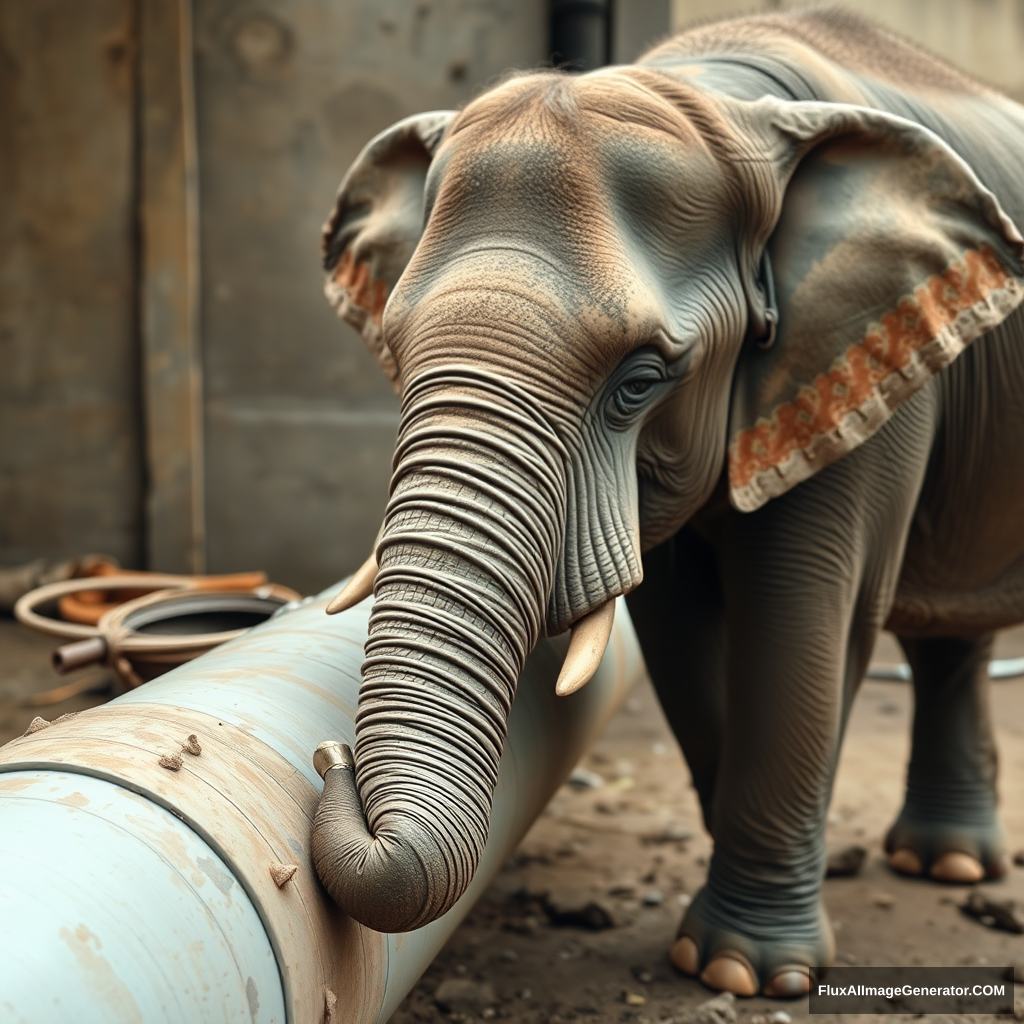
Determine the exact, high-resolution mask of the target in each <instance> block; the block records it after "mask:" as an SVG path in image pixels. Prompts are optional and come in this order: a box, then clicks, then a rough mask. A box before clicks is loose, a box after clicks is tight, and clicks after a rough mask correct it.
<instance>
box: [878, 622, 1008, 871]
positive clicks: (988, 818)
mask: <svg viewBox="0 0 1024 1024" xmlns="http://www.w3.org/2000/svg"><path fill="white" fill-rule="evenodd" d="M900 643H901V644H902V645H903V649H904V651H906V654H907V659H908V660H909V662H910V666H911V668H912V669H913V672H914V696H915V711H914V729H913V741H912V748H911V755H910V764H909V766H908V769H907V792H906V798H905V801H904V804H903V809H902V810H901V811H900V814H899V817H898V818H897V819H896V822H895V824H894V825H893V826H892V828H891V829H890V830H889V834H888V836H887V837H886V840H885V848H886V851H887V852H888V854H889V863H890V865H891V867H892V868H893V870H895V871H899V872H901V873H902V874H911V875H929V876H930V877H932V878H934V879H936V880H937V881H942V882H954V883H960V884H963V883H970V882H978V881H980V880H981V879H983V878H986V877H988V878H995V877H998V876H1000V875H1002V874H1004V873H1005V872H1006V856H1005V853H1004V852H1003V838H1002V832H1001V830H1000V827H999V822H998V820H997V818H996V749H995V743H994V740H993V736H992V727H991V723H990V720H989V707H988V690H989V679H988V660H989V655H990V654H991V651H992V637H991V636H987V637H982V638H976V639H956V638H951V637H941V638H939V637H936V638H929V639H905V638H901V639H900Z"/></svg>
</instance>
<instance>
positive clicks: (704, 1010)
mask: <svg viewBox="0 0 1024 1024" xmlns="http://www.w3.org/2000/svg"><path fill="white" fill-rule="evenodd" d="M735 1022H736V997H735V996H734V995H733V994H732V993H731V992H723V993H722V994H721V995H718V996H715V998H714V999H709V1000H708V1001H707V1002H706V1003H701V1004H700V1006H696V1007H694V1008H693V1009H692V1010H689V1011H688V1012H687V1013H684V1014H682V1015H681V1016H679V1017H676V1018H675V1024H735Z"/></svg>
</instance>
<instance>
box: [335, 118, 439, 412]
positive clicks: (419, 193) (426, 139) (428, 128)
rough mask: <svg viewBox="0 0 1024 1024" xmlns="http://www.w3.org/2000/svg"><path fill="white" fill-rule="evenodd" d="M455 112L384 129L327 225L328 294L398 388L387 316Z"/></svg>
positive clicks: (352, 171) (343, 188) (351, 175)
mask: <svg viewBox="0 0 1024 1024" xmlns="http://www.w3.org/2000/svg"><path fill="white" fill-rule="evenodd" d="M454 118H455V111H452V110H439V111H434V112H432V113H429V114H417V115H416V116H415V117H407V118H406V119H405V120H404V121H399V122H398V123H397V124H395V125H392V127H390V128H388V129H387V130H386V131H384V132H381V134H380V135H378V136H377V137H376V138H375V139H373V140H372V141H371V142H370V143H369V144H368V145H367V146H366V148H365V149H364V150H363V151H362V153H360V154H359V156H358V157H357V158H356V161H355V163H354V164H353V165H352V166H351V167H350V168H349V170H348V173H347V174H346V175H345V177H344V179H343V180H342V182H341V185H340V187H339V188H338V198H337V201H336V202H335V204H334V210H333V211H332V212H331V216H330V217H329V218H328V219H327V223H326V224H325V225H324V230H323V252H324V269H325V270H326V271H327V283H326V285H325V286H324V291H325V292H326V294H327V298H328V300H329V301H330V303H331V305H332V306H334V308H335V309H336V310H337V311H338V316H340V317H341V318H342V319H343V320H345V321H347V322H348V323H350V324H351V325H352V326H353V327H355V328H356V330H358V331H359V332H360V333H361V334H362V336H363V339H364V340H365V341H366V345H367V347H368V348H369V349H370V351H371V352H372V353H373V354H374V355H375V356H376V357H377V360H378V361H379V362H380V365H381V369H383V371H384V372H385V374H387V376H388V379H389V380H390V381H391V384H392V386H393V387H394V389H395V391H396V392H398V393H400V392H401V387H402V382H401V377H400V375H399V371H398V366H397V365H396V364H395V360H394V357H393V356H392V354H391V351H390V350H389V349H388V346H387V342H385V340H384V334H383V331H382V330H381V321H382V319H383V316H384V307H385V305H386V304H387V300H388V296H389V295H390V294H391V292H392V290H393V289H394V287H395V285H396V284H397V283H398V279H399V278H400V277H401V276H402V272H403V271H404V270H405V268H406V265H407V264H408V262H409V260H410V258H411V257H412V254H413V251H414V250H415V248H416V245H417V243H418V242H419V240H420V235H421V234H422V233H423V190H424V185H425V183H426V178H427V170H428V169H429V167H430V161H431V160H432V159H433V157H434V153H435V152H436V151H437V148H438V146H439V145H440V144H441V141H442V139H443V138H444V135H445V133H446V132H447V130H448V128H449V126H450V125H451V123H452V121H453V120H454Z"/></svg>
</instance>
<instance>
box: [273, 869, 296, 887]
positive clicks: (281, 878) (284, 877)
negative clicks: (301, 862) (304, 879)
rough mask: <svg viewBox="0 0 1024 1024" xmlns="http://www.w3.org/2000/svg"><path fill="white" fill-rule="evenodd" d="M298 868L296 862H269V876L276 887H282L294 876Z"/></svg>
mask: <svg viewBox="0 0 1024 1024" xmlns="http://www.w3.org/2000/svg"><path fill="white" fill-rule="evenodd" d="M298 870H299V866H298V864H271V865H270V877H271V878H272V879H273V880H274V885H276V886H277V887H278V889H283V888H284V887H285V886H286V885H287V884H288V883H289V882H290V881H291V880H292V879H293V878H294V877H295V872H296V871H298Z"/></svg>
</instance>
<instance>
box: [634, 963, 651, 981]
mask: <svg viewBox="0 0 1024 1024" xmlns="http://www.w3.org/2000/svg"><path fill="white" fill-rule="evenodd" d="M633 977H634V978H636V980H637V981H639V982H640V984H641V985H650V983H651V982H652V981H654V975H653V974H651V972H650V971H649V970H648V969H647V968H646V967H634V968H633Z"/></svg>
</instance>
